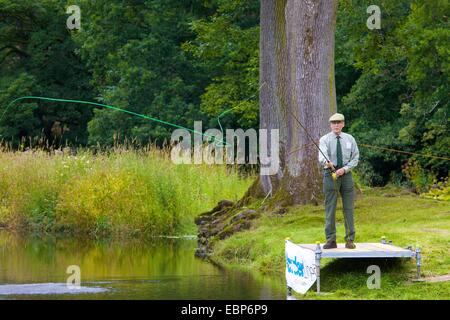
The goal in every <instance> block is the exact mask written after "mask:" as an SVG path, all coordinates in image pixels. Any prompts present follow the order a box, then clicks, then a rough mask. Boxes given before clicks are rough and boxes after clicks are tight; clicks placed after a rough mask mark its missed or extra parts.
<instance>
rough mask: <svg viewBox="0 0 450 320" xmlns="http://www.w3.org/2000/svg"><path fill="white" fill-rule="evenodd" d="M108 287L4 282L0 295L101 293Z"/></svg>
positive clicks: (0, 287)
mask: <svg viewBox="0 0 450 320" xmlns="http://www.w3.org/2000/svg"><path fill="white" fill-rule="evenodd" d="M106 291H108V289H106V288H99V287H83V286H81V287H79V288H73V287H69V286H67V284H66V283H31V284H4V285H0V295H18V294H80V293H100V292H106Z"/></svg>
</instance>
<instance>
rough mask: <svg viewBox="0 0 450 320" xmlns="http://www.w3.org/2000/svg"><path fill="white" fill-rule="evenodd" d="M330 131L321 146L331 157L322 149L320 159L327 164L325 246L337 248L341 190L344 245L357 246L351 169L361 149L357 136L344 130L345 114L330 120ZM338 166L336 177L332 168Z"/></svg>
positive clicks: (324, 177)
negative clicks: (336, 221)
mask: <svg viewBox="0 0 450 320" xmlns="http://www.w3.org/2000/svg"><path fill="white" fill-rule="evenodd" d="M329 121H330V128H331V132H330V133H328V134H326V135H324V136H323V137H322V138H320V143H319V147H320V149H321V150H322V152H323V153H324V154H325V155H326V156H327V158H328V160H330V162H328V161H327V159H325V157H324V156H323V155H322V153H320V152H319V162H320V164H321V165H322V166H323V167H324V176H323V192H324V193H325V236H326V238H327V243H326V244H325V245H324V246H323V248H324V249H333V248H337V245H336V223H335V219H336V204H337V198H338V192H340V193H341V196H342V205H343V207H344V221H345V241H346V243H345V247H346V248H348V249H354V248H356V246H355V244H354V243H353V241H354V240H355V226H354V222H353V211H354V206H353V201H354V183H353V177H352V172H351V170H352V169H353V168H355V167H356V166H357V164H358V160H359V150H358V146H357V145H356V141H355V138H353V137H352V136H351V135H349V134H347V133H344V132H342V128H344V126H345V122H344V121H345V118H344V115H343V114H340V113H335V114H333V115H332V116H331V117H330V119H329ZM333 167H334V168H335V169H336V179H333V176H332V169H333Z"/></svg>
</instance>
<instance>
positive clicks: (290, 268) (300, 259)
mask: <svg viewBox="0 0 450 320" xmlns="http://www.w3.org/2000/svg"><path fill="white" fill-rule="evenodd" d="M285 253H286V282H287V286H288V287H291V288H292V289H293V290H294V291H296V292H299V293H301V294H305V293H306V292H307V291H308V290H309V288H311V286H312V285H313V284H314V282H316V279H317V275H316V264H315V261H316V260H315V259H316V258H315V253H314V251H312V250H309V249H306V248H302V247H300V246H298V245H296V244H294V243H292V242H290V241H286V246H285Z"/></svg>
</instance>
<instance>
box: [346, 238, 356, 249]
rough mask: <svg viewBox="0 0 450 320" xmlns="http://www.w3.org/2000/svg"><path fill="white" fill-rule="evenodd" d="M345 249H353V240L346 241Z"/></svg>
mask: <svg viewBox="0 0 450 320" xmlns="http://www.w3.org/2000/svg"><path fill="white" fill-rule="evenodd" d="M345 247H346V248H347V249H355V248H356V245H355V244H354V243H353V240H347V242H346V243H345Z"/></svg>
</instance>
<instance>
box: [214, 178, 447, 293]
mask: <svg viewBox="0 0 450 320" xmlns="http://www.w3.org/2000/svg"><path fill="white" fill-rule="evenodd" d="M258 205H260V204H255V205H254V206H255V207H257V206H258ZM336 215H337V232H338V242H340V243H342V242H344V224H343V214H342V205H341V203H339V205H338V211H337V213H336ZM355 224H356V244H358V242H379V241H380V238H381V237H382V236H386V238H387V239H388V240H392V241H393V244H394V245H397V246H400V247H407V246H409V245H411V246H413V248H415V247H416V246H420V248H421V249H422V277H427V278H428V277H433V276H440V275H446V274H449V273H450V202H444V201H438V200H432V199H423V198H420V197H418V196H417V195H415V194H412V193H409V192H407V191H406V190H402V189H399V188H394V187H385V188H375V189H367V190H364V192H363V194H362V195H360V196H358V198H357V200H356V203H355ZM323 228H324V207H323V206H296V207H292V208H291V209H290V210H289V211H288V213H286V214H285V215H283V216H279V215H274V214H266V215H264V216H263V217H261V218H260V219H259V220H257V221H256V222H255V224H254V226H253V227H252V228H251V229H250V230H248V231H246V232H240V233H237V234H235V235H233V236H232V237H230V238H228V239H226V240H224V241H219V242H218V243H217V244H216V246H215V251H214V256H213V260H215V261H216V262H218V263H220V264H224V265H228V266H234V267H238V268H243V269H248V270H253V271H255V270H257V271H259V272H260V273H262V274H272V275H274V276H276V277H277V278H279V279H280V282H282V281H283V277H284V272H285V260H284V240H285V238H287V237H289V238H290V239H291V240H292V241H293V242H295V243H315V242H316V241H320V242H321V243H324V242H325V239H324V238H325V236H324V230H323ZM373 264H375V265H378V266H379V267H380V269H381V288H380V289H368V287H367V279H368V277H369V276H370V275H371V274H368V273H366V271H367V267H368V266H370V265H373ZM416 270H417V269H416V264H415V260H413V259H322V269H321V278H322V281H321V291H323V292H326V294H320V295H317V294H316V293H315V286H313V287H312V288H311V289H310V291H309V292H308V293H307V294H306V295H300V294H295V297H297V298H300V299H305V298H306V299H449V298H450V282H448V281H447V282H436V283H430V282H413V281H411V280H412V279H414V278H415V276H416Z"/></svg>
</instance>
